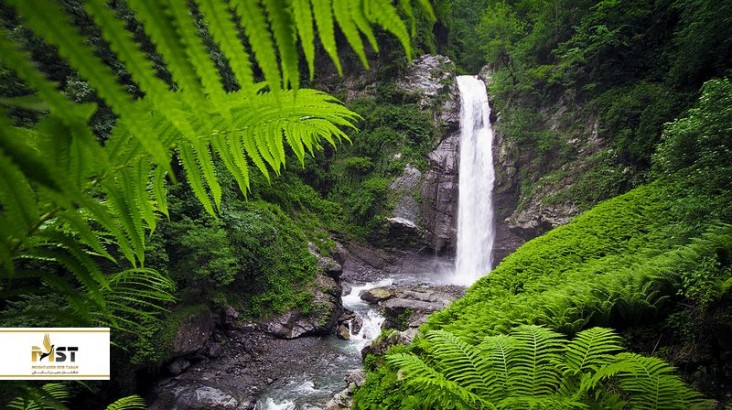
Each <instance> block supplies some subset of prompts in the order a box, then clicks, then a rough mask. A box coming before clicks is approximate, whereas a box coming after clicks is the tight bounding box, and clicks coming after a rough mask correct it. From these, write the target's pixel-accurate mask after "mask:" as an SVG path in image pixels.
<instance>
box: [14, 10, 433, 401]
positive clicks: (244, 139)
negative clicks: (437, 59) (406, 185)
mask: <svg viewBox="0 0 732 410" xmlns="http://www.w3.org/2000/svg"><path fill="white" fill-rule="evenodd" d="M402 3H403V4H402V5H401V7H402V9H404V8H405V7H407V4H406V3H405V2H402ZM419 4H420V7H421V8H424V9H425V10H426V11H427V12H428V15H430V16H431V8H430V5H429V3H428V2H426V1H420V2H419ZM8 6H9V7H6V8H4V10H3V11H4V14H8V15H10V16H11V21H10V22H9V23H12V24H23V25H25V26H27V27H28V28H30V29H31V30H32V31H33V33H34V34H35V35H36V36H37V37H33V38H32V41H29V42H22V41H19V38H18V36H15V35H12V34H11V33H9V32H8V31H7V30H6V29H5V28H3V29H2V30H0V54H1V55H2V61H1V64H0V65H2V67H3V69H4V70H11V71H12V72H14V74H15V75H16V76H17V78H18V79H20V80H21V81H22V83H21V82H17V84H14V85H13V84H9V85H8V87H6V88H5V89H4V91H7V92H8V94H9V95H5V96H3V97H8V98H3V99H2V106H3V107H8V106H9V107H13V108H15V107H18V108H21V109H23V110H27V109H32V110H34V111H35V112H36V113H35V114H36V117H35V118H23V121H16V122H15V125H13V123H12V122H11V120H10V119H9V118H7V116H6V115H2V118H0V172H2V175H3V178H2V180H0V224H1V225H2V226H3V234H2V235H0V266H2V269H1V270H0V277H1V280H2V282H1V283H0V284H1V285H2V286H0V289H1V290H2V293H3V300H4V302H3V304H2V306H0V308H2V309H3V310H5V309H6V308H9V309H10V310H14V311H16V312H22V313H29V309H28V302H31V301H32V299H33V297H32V296H35V295H43V296H48V295H50V296H53V295H59V296H60V297H61V303H59V301H58V298H56V297H51V298H49V301H50V302H48V303H44V304H42V305H41V308H43V309H49V310H51V311H55V312H56V314H57V315H58V316H60V317H62V318H63V320H60V321H58V322H56V324H57V325H58V324H61V323H69V324H71V323H73V324H74V325H75V326H82V325H84V326H95V325H107V326H111V327H113V328H114V329H115V330H122V331H124V332H128V334H134V335H147V336H149V335H150V334H152V333H154V332H153V329H155V327H156V325H155V323H154V321H155V319H156V317H157V316H158V314H159V313H160V312H161V311H163V310H164V307H165V305H166V304H168V303H169V302H172V301H173V299H174V298H173V292H174V283H173V281H171V280H170V279H169V278H167V277H166V276H165V275H163V274H160V273H159V272H157V271H154V270H152V269H149V267H148V266H147V263H146V258H145V255H146V251H147V250H148V249H149V247H148V246H147V236H148V234H150V233H152V232H153V231H155V229H156V227H157V225H158V217H159V216H160V215H161V214H164V215H168V214H169V212H168V206H167V198H166V195H167V192H166V191H167V187H168V184H169V183H170V182H175V180H176V178H177V177H178V176H179V175H180V174H183V175H185V179H186V180H187V182H188V184H189V185H190V188H191V190H192V192H193V194H194V196H195V198H197V200H198V201H200V203H201V204H202V205H203V207H204V209H205V210H206V212H207V213H208V214H210V215H215V214H216V213H217V212H221V211H222V208H223V204H222V199H223V196H224V193H225V191H226V189H225V188H226V187H225V186H222V184H221V182H220V181H221V176H222V175H221V173H217V170H216V163H217V162H220V163H221V164H223V167H224V168H225V170H226V173H227V174H230V175H231V176H232V178H233V180H234V181H236V183H237V184H238V186H239V188H240V189H241V191H242V192H243V193H245V194H246V193H247V192H248V190H249V184H250V172H249V169H250V166H251V165H253V166H254V167H255V168H256V169H257V170H258V171H259V172H261V173H262V174H263V175H264V176H265V177H266V178H267V179H269V174H270V173H271V172H274V173H275V174H279V173H280V172H281V169H282V168H283V167H284V166H285V163H286V160H287V159H288V155H289V153H290V152H291V153H292V154H294V158H296V159H297V160H299V162H300V163H304V161H305V158H306V155H305V154H306V153H307V154H310V155H312V154H314V153H315V152H317V151H319V150H321V149H322V147H323V143H324V142H327V143H328V144H329V145H335V144H336V143H337V142H338V141H340V140H342V139H348V137H347V135H346V134H345V133H344V131H343V129H344V128H352V127H353V126H354V122H355V121H356V120H357V119H358V116H357V114H355V113H353V112H352V111H350V110H348V109H346V108H345V107H343V106H342V105H341V104H340V103H339V102H338V101H336V100H335V99H334V98H333V97H331V96H329V95H327V94H324V93H322V92H318V91H315V90H310V89H300V88H299V84H300V73H299V70H298V67H299V57H300V55H299V51H298V38H299V39H300V40H301V43H302V44H300V45H301V46H302V48H303V53H304V56H305V60H306V62H307V63H308V66H309V67H310V68H311V69H312V68H313V67H314V60H313V59H314V53H313V49H314V46H315V44H314V43H315V41H316V38H317V39H319V40H320V44H322V45H323V47H324V48H325V50H326V52H327V53H328V54H329V55H330V56H331V58H332V60H333V61H334V63H335V64H336V66H338V67H340V63H339V57H338V54H337V49H336V43H335V38H334V33H335V30H336V26H337V27H338V29H340V30H341V31H342V32H344V33H348V36H347V39H348V41H349V43H350V44H351V45H352V46H353V47H354V48H355V52H356V53H357V54H363V53H364V49H363V44H362V43H361V42H360V41H359V39H360V35H361V34H363V35H365V36H366V37H367V38H368V39H369V40H372V42H373V44H372V46H373V47H376V44H375V41H373V40H374V35H373V27H375V26H378V27H380V28H381V29H383V31H385V32H387V33H391V34H393V35H394V36H395V37H396V38H397V39H398V40H399V42H400V43H401V44H402V46H403V49H404V51H405V52H406V54H407V56H410V54H411V48H410V40H411V39H410V36H409V32H408V30H407V27H406V24H405V22H404V21H403V20H402V19H401V18H400V17H399V14H398V12H397V8H396V6H394V5H392V4H391V2H389V1H386V0H377V1H363V2H345V1H335V2H334V1H331V0H313V1H306V0H300V1H287V0H282V1H268V2H263V3H262V2H258V1H254V2H252V1H245V0H241V1H232V2H227V1H218V0H201V1H194V2H186V1H169V2H168V1H166V2H148V1H141V0H129V1H128V2H116V3H114V4H112V5H110V4H108V2H106V1H103V0H92V1H88V2H83V4H81V5H78V6H79V7H78V8H74V6H77V5H75V4H67V2H55V1H54V2H45V3H44V4H43V7H39V5H38V4H37V3H36V2H27V1H21V0H17V1H16V0H13V1H10V2H8ZM410 6H411V4H410ZM6 12H7V13H6ZM15 13H17V16H16V14H15ZM334 14H335V19H334V18H333V15H334ZM413 15H414V13H412V14H410V16H413ZM16 17H17V18H18V19H19V21H17V22H16V20H17V19H16ZM313 20H314V21H315V24H316V25H317V35H316V31H315V27H314V25H313ZM80 22H81V23H80ZM4 23H5V22H4ZM12 24H7V26H8V27H9V26H10V25H12ZM100 36H101V38H100ZM29 37H30V36H29ZM31 43H41V44H42V45H43V46H42V47H36V45H37V44H31ZM29 44H31V45H32V46H33V47H28V45H29ZM48 45H50V46H52V47H47V49H50V50H51V51H50V52H49V53H46V54H50V55H51V58H50V59H51V60H54V59H57V60H59V61H62V63H60V65H61V66H62V67H64V70H63V71H64V72H66V73H69V75H71V74H78V81H76V80H75V81H76V82H74V81H66V79H65V78H64V82H65V84H64V85H65V88H66V89H65V90H64V92H62V91H61V90H60V89H59V87H58V86H57V84H56V83H55V82H54V80H57V78H55V77H53V76H54V75H58V73H52V74H51V75H49V74H48V73H47V72H44V70H43V69H42V68H48V65H45V66H44V65H43V64H40V65H39V64H37V63H38V56H39V55H42V53H37V52H35V51H36V49H37V48H43V47H45V46H48ZM29 49H30V50H29ZM29 51H34V52H32V53H31V52H29ZM56 56H58V57H60V59H59V58H56ZM222 56H223V57H222ZM42 58H48V57H47V56H43V55H42ZM59 61H56V62H55V63H56V64H58V63H59ZM120 67H124V69H121V68H120ZM50 71H53V70H50ZM311 71H312V70H311ZM5 74H7V73H5ZM260 74H261V76H260ZM311 75H312V72H311ZM6 77H7V75H6ZM262 77H263V78H262ZM13 78H15V77H13ZM29 90H32V91H34V92H35V93H36V94H35V95H32V96H28V95H27V92H28V91H29ZM94 94H96V97H97V98H98V100H96V101H95V102H88V100H89V99H90V98H91V96H92V95H94ZM15 97H18V98H15ZM80 101H81V102H80ZM100 107H102V108H100ZM104 110H109V111H111V113H112V114H111V115H108V116H107V119H108V121H109V123H108V124H107V125H109V124H110V123H111V122H112V121H113V122H114V128H113V129H112V131H111V132H109V133H108V132H107V131H108V128H109V127H107V128H92V126H90V125H89V122H90V119H92V117H93V116H94V115H97V114H99V113H100V112H101V111H104ZM2 111H3V114H5V113H6V112H5V111H6V110H5V108H3V109H2ZM10 114H12V112H11V113H10ZM110 118H113V119H110ZM14 119H18V117H15V118H14ZM36 120H38V121H37V122H35V121H36ZM95 124H96V125H98V124H99V122H98V121H95ZM16 125H24V126H28V128H23V127H19V126H16ZM94 132H100V135H95V134H94ZM174 169H175V171H181V172H178V173H176V172H174V171H173V170H174ZM249 212H250V213H251V214H239V215H235V214H230V215H229V216H230V217H229V219H228V220H227V219H224V220H225V222H228V223H232V224H234V225H236V226H237V229H238V231H235V232H234V233H235V234H236V235H233V238H232V242H233V243H234V245H236V246H239V245H242V246H244V247H245V249H247V250H248V251H249V252H251V254H250V255H249V256H248V257H250V259H251V260H246V261H245V262H246V263H247V265H246V266H247V267H249V268H250V269H252V270H250V271H248V274H249V275H252V274H253V273H254V269H255V268H261V270H262V271H264V275H262V276H261V277H260V276H258V275H257V276H255V277H254V278H255V279H257V280H251V279H252V278H251V277H250V278H247V280H250V283H249V284H248V285H247V286H251V287H254V288H255V290H257V291H262V292H265V294H266V292H271V293H269V296H266V297H265V296H263V297H262V299H259V300H256V299H255V301H254V302H252V303H253V306H252V308H251V309H252V311H262V312H264V311H267V310H268V309H275V310H277V309H281V308H282V307H285V306H288V304H291V303H303V300H302V297H292V293H288V292H287V289H289V288H288V285H289V284H290V283H291V282H290V280H288V279H284V277H285V276H286V275H288V274H292V278H293V280H302V279H303V278H304V277H306V276H308V275H309V274H310V273H312V269H313V268H312V265H313V261H312V257H311V256H309V254H308V253H307V250H306V248H304V247H303V246H292V245H293V243H291V242H288V240H287V239H276V238H269V239H267V238H266V237H265V240H264V241H263V243H262V244H261V245H257V246H260V248H257V247H256V246H254V245H255V244H252V238H250V237H248V236H247V234H251V233H252V232H253V233H255V234H260V233H263V234H267V235H271V234H273V235H275V236H276V235H277V234H278V232H277V231H272V230H271V227H272V226H271V225H269V224H265V225H267V226H266V227H263V228H261V229H259V227H257V226H252V227H248V226H243V225H241V224H242V222H241V221H239V220H238V219H237V218H248V217H253V218H256V217H262V218H271V219H273V220H274V221H275V222H276V223H274V224H272V225H275V226H284V223H283V221H282V220H278V218H282V214H281V211H279V210H277V209H264V208H262V207H260V208H259V209H254V210H250V211H249ZM222 216H223V215H222ZM237 224H239V225H237ZM253 224H256V221H255V222H253ZM206 228H207V229H206V230H205V232H204V234H205V235H204V239H211V240H212V241H213V242H214V243H213V244H211V243H208V244H207V245H208V246H215V245H224V243H225V239H226V237H225V236H223V235H222V234H221V232H220V228H221V225H220V224H218V223H215V222H212V223H210V224H209V225H207V226H206ZM250 228H251V229H250ZM263 231H267V232H263ZM244 232H247V234H245V233H244ZM179 239H181V245H182V246H183V247H187V249H189V250H190V249H193V248H197V247H198V246H199V245H201V244H202V243H201V238H200V237H195V236H194V235H183V236H182V237H181V238H179ZM296 241H297V242H298V245H301V244H302V242H303V238H302V237H298V238H297V239H296ZM246 246H249V248H246ZM262 247H264V248H266V250H267V251H269V252H268V253H265V255H264V256H263V255H257V254H256V251H257V250H262ZM231 249H235V248H230V249H226V247H224V248H223V249H221V252H219V253H217V254H215V257H214V258H213V259H212V260H206V261H204V260H203V259H204V256H203V255H202V254H201V253H200V251H201V250H200V249H199V252H198V253H196V252H194V253H193V254H192V255H190V256H191V257H192V258H193V259H194V260H195V262H197V263H198V264H197V265H194V264H193V263H191V264H189V265H188V266H184V268H186V269H190V270H191V272H189V274H190V275H192V276H194V278H198V279H204V280H206V281H211V282H214V283H216V284H219V285H222V284H226V283H233V282H232V281H233V280H235V278H234V277H233V276H232V273H231V272H230V271H229V270H230V269H235V268H236V267H237V266H239V267H241V266H243V265H242V262H241V261H239V260H238V257H239V255H238V254H237V255H236V256H237V260H234V258H232V256H233V254H232V252H231ZM206 250H207V251H210V250H211V249H210V248H209V249H206ZM285 251H289V252H285ZM275 252H279V253H278V254H277V258H288V257H289V256H294V257H293V258H291V259H285V260H286V261H285V262H282V261H281V260H278V259H276V258H275V257H274V256H273V255H274V253H275ZM160 253H161V252H160V251H158V252H156V254H157V255H158V256H159V255H160ZM157 259H158V260H156V261H153V263H160V264H165V262H166V261H165V258H163V257H160V258H157ZM168 262H173V263H175V262H176V261H175V260H171V259H168ZM195 262H194V263H195ZM293 265H294V266H293ZM267 269H273V270H277V274H276V275H274V276H273V274H271V273H272V272H271V271H267ZM257 273H259V272H257ZM242 280H244V279H242ZM263 288H265V289H266V291H264V290H262V289H263ZM28 289H32V291H28ZM24 293H32V295H30V296H28V297H26V296H25V295H24ZM288 298H289V299H288ZM54 308H56V309H54ZM30 313H33V312H30ZM36 313H37V312H36ZM14 319H18V318H14ZM5 320H6V318H5V317H3V322H5ZM8 320H9V319H8ZM113 334H117V335H120V334H121V335H124V333H122V332H119V333H118V332H114V333H113ZM118 337H122V338H124V337H130V336H118ZM28 394H29V395H30V393H28ZM137 405H138V404H136V403H135V400H129V401H127V402H122V403H119V404H118V406H133V407H134V406H137Z"/></svg>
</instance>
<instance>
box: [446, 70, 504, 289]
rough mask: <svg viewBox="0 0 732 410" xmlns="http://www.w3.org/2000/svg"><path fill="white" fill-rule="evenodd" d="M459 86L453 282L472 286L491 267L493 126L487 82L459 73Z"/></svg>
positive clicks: (493, 234) (492, 233) (492, 236)
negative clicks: (456, 213) (457, 193)
mask: <svg viewBox="0 0 732 410" xmlns="http://www.w3.org/2000/svg"><path fill="white" fill-rule="evenodd" d="M457 83H458V88H459V89H460V169H459V173H460V178H459V195H458V224H457V225H458V227H457V236H458V240H457V252H456V255H455V273H454V274H453V277H452V280H451V281H452V283H454V284H456V285H463V286H469V285H471V284H473V282H475V281H476V280H478V279H479V278H480V277H481V276H483V275H485V274H487V273H488V272H490V270H491V262H492V249H493V238H494V236H495V228H494V226H493V199H492V195H493V182H494V180H495V173H494V169H493V152H492V146H493V129H492V128H491V122H490V106H489V105H488V95H487V93H486V88H485V84H484V83H483V81H482V80H480V79H478V78H477V77H475V76H468V75H462V76H459V77H457Z"/></svg>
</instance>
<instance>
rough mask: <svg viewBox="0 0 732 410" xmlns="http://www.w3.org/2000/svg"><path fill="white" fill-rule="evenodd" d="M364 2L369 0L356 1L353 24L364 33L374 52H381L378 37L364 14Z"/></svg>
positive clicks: (352, 14) (352, 8)
mask: <svg viewBox="0 0 732 410" xmlns="http://www.w3.org/2000/svg"><path fill="white" fill-rule="evenodd" d="M364 1H368V0H355V1H354V3H355V4H354V7H351V8H350V10H351V18H352V19H353V22H354V23H356V27H358V29H359V30H361V32H362V33H363V35H364V36H366V38H367V39H368V40H369V44H371V48H373V49H374V51H376V52H378V51H379V44H378V43H377V42H376V36H375V35H374V31H373V30H372V29H371V24H370V23H369V21H368V19H367V17H366V15H365V14H364Z"/></svg>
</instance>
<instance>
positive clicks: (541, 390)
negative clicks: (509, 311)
mask: <svg viewBox="0 0 732 410" xmlns="http://www.w3.org/2000/svg"><path fill="white" fill-rule="evenodd" d="M511 335H512V336H513V337H514V338H515V339H516V340H517V341H518V342H519V343H518V344H516V345H515V347H514V350H513V351H512V354H511V356H510V358H511V359H510V361H509V362H510V363H511V368H510V370H509V383H510V384H511V385H512V386H513V387H514V388H515V389H516V391H517V392H519V393H521V394H524V395H534V396H549V395H551V394H552V393H553V392H554V391H555V390H556V388H557V387H558V386H559V383H560V380H561V377H560V372H559V371H558V369H557V368H556V367H555V366H554V364H553V363H554V362H556V361H557V360H558V359H559V353H560V352H561V351H562V342H563V341H564V338H563V336H562V335H561V334H559V333H556V332H553V331H551V330H549V329H546V328H543V327H540V326H527V325H524V326H519V327H518V328H516V329H515V330H514V331H513V332H512V333H511Z"/></svg>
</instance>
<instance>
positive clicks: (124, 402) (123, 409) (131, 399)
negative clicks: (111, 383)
mask: <svg viewBox="0 0 732 410" xmlns="http://www.w3.org/2000/svg"><path fill="white" fill-rule="evenodd" d="M146 408H147V404H146V403H145V399H143V398H142V397H140V396H138V395H136V394H135V395H132V396H127V397H122V398H121V399H119V400H116V401H114V402H113V403H110V404H109V405H108V406H107V407H106V410H133V409H142V410H144V409H146Z"/></svg>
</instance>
